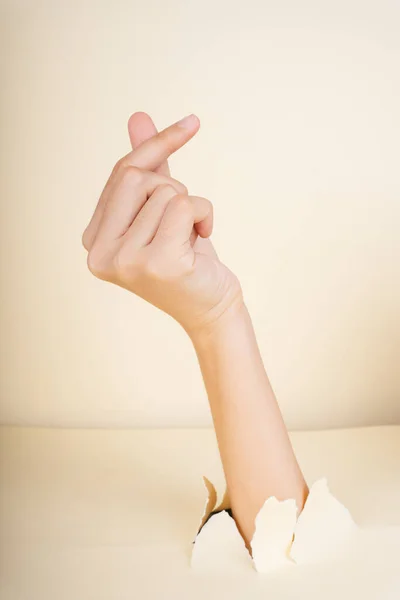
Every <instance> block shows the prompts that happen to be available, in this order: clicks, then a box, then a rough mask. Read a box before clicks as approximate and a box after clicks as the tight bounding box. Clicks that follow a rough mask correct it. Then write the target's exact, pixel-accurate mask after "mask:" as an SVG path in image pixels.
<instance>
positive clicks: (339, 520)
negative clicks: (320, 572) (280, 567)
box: [290, 479, 357, 564]
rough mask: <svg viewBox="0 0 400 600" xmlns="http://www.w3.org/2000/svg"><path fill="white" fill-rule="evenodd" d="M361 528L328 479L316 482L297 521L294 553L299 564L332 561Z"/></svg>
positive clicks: (292, 552) (294, 557)
mask: <svg viewBox="0 0 400 600" xmlns="http://www.w3.org/2000/svg"><path fill="white" fill-rule="evenodd" d="M356 530H357V526H356V524H355V523H354V521H353V519H352V517H351V514H350V512H349V511H348V510H347V508H346V507H345V506H343V504H341V503H340V502H339V500H337V499H336V498H335V497H334V496H333V495H332V494H331V492H330V491H329V488H328V483H327V481H326V479H320V480H319V481H316V482H315V483H314V485H313V486H312V487H311V489H310V493H309V495H308V498H307V500H306V503H305V505H304V508H303V511H302V512H301V513H300V516H299V518H298V520H297V523H296V527H295V532H294V533H295V537H294V542H293V545H292V549H291V552H290V556H291V557H292V558H293V560H294V561H295V562H296V563H297V564H306V563H316V562H323V561H328V560H330V559H332V558H333V557H335V556H336V555H337V554H338V553H339V552H340V551H341V550H343V549H344V548H345V546H346V545H347V544H348V543H349V542H350V538H351V537H352V535H353V534H354V533H355V531H356Z"/></svg>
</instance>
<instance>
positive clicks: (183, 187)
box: [173, 179, 189, 195]
mask: <svg viewBox="0 0 400 600" xmlns="http://www.w3.org/2000/svg"><path fill="white" fill-rule="evenodd" d="M173 186H174V189H176V190H177V192H178V193H179V194H184V195H187V194H188V193H189V190H188V189H187V187H186V185H185V184H184V183H181V182H180V181H178V180H177V179H174V180H173Z"/></svg>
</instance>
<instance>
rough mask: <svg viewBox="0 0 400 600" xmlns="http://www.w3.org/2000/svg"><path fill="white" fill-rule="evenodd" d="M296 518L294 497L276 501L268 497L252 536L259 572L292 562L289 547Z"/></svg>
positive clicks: (255, 562)
mask: <svg viewBox="0 0 400 600" xmlns="http://www.w3.org/2000/svg"><path fill="white" fill-rule="evenodd" d="M296 520H297V506H296V501H295V500H293V499H289V500H283V501H279V500H278V499H277V498H275V496H272V497H271V498H268V499H267V500H266V501H265V503H264V505H263V506H262V508H261V510H260V511H259V513H258V514H257V517H256V521H255V532H254V535H253V539H252V540H251V550H252V556H253V561H254V567H255V569H256V571H258V572H259V573H269V572H270V571H275V570H276V569H279V568H281V567H284V566H287V565H289V564H293V562H292V560H291V559H290V555H289V553H290V549H291V546H292V542H293V532H294V528H295V526H296Z"/></svg>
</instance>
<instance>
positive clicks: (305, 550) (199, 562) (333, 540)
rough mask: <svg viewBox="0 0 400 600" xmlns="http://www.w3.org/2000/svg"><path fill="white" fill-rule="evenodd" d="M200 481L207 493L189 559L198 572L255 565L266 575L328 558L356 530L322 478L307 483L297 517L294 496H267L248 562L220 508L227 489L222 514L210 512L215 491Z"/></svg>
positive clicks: (240, 541) (236, 532) (232, 523)
mask: <svg viewBox="0 0 400 600" xmlns="http://www.w3.org/2000/svg"><path fill="white" fill-rule="evenodd" d="M203 479H204V484H205V486H206V489H207V493H208V496H207V501H206V505H205V510H204V514H203V517H202V519H201V524H200V532H199V534H198V536H197V537H196V540H195V543H194V546H193V552H192V561H191V564H192V566H193V567H194V568H195V569H197V570H204V571H232V570H235V571H237V569H243V568H247V569H248V568H249V567H250V566H251V565H252V564H253V565H254V567H255V569H256V570H257V571H258V572H260V573H269V572H271V571H274V570H276V569H279V568H281V567H284V566H287V565H289V564H293V563H297V564H306V563H315V562H324V561H325V562H327V561H329V560H331V559H332V558H333V557H336V556H337V554H338V553H339V552H340V551H341V549H344V548H345V547H347V545H348V544H349V543H350V541H351V540H350V538H351V536H352V534H353V533H355V531H357V526H356V524H355V523H354V521H353V519H352V517H351V515H350V513H349V511H348V510H347V508H345V507H344V506H343V505H342V504H341V503H340V502H339V501H338V500H337V499H336V498H335V497H334V496H333V495H332V494H331V492H330V491H329V488H328V485H327V481H326V479H321V480H319V481H317V482H316V483H314V485H313V486H312V487H311V489H310V492H309V495H308V498H307V501H306V503H305V506H304V509H303V511H302V512H301V514H300V516H299V517H298V518H297V507H296V502H295V500H291V499H289V500H284V501H279V500H277V499H276V498H275V497H271V498H268V499H267V500H266V502H265V503H264V505H263V507H262V508H261V510H260V511H259V513H258V515H257V517H256V521H255V532H254V536H253V539H252V542H251V548H252V556H253V560H251V558H250V554H249V552H248V551H247V549H246V546H245V544H244V541H243V538H242V536H241V535H240V533H239V530H238V528H237V526H236V523H235V521H234V519H232V518H231V517H230V516H229V514H228V513H227V512H226V510H224V509H223V508H222V507H226V508H228V507H229V506H230V503H229V498H228V495H227V493H225V496H224V499H223V501H222V502H221V504H220V506H219V507H218V510H220V511H221V512H216V514H212V513H213V511H216V509H215V504H216V499H217V494H216V491H215V488H214V486H213V485H212V483H211V482H210V481H209V480H208V479H207V478H205V477H204V478H203ZM293 538H294V541H293Z"/></svg>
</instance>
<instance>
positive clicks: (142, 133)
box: [128, 112, 171, 177]
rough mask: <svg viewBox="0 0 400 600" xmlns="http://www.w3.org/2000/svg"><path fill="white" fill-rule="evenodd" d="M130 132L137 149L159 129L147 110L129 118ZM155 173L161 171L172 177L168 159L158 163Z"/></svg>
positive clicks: (162, 173)
mask: <svg viewBox="0 0 400 600" xmlns="http://www.w3.org/2000/svg"><path fill="white" fill-rule="evenodd" d="M128 133H129V139H130V142H131V146H132V150H136V149H137V148H138V147H139V146H140V145H141V144H143V142H146V141H147V140H149V139H150V138H152V137H154V136H155V135H157V133H158V130H157V127H156V126H155V124H154V121H153V119H152V118H151V117H150V115H148V114H147V113H145V112H135V113H133V114H132V115H131V116H130V117H129V119H128ZM154 173H160V175H166V176H167V177H170V176H171V172H170V170H169V166H168V161H167V160H165V161H164V162H163V163H161V164H160V165H158V167H156V168H155V169H154Z"/></svg>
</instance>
